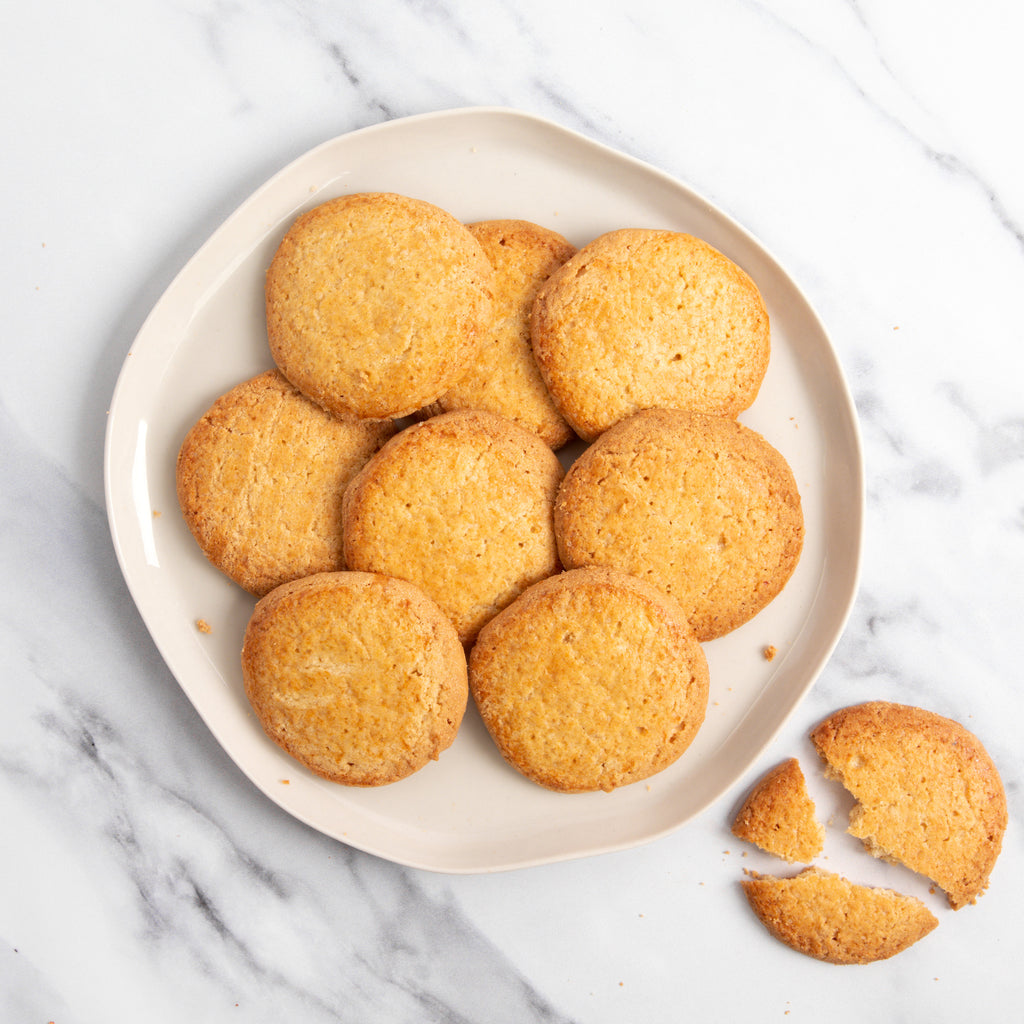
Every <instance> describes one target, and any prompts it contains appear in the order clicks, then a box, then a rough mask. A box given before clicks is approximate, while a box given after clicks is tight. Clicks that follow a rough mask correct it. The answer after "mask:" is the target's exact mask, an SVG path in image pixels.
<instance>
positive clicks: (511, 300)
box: [439, 220, 576, 449]
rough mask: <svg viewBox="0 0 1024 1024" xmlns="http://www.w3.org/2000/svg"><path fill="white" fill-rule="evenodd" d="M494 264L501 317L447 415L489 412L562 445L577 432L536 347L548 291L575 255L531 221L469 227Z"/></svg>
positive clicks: (451, 397)
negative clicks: (534, 317)
mask: <svg viewBox="0 0 1024 1024" xmlns="http://www.w3.org/2000/svg"><path fill="white" fill-rule="evenodd" d="M469 230H470V233H471V234H472V235H473V237H474V238H476V240H477V241H478V242H479V243H480V244H481V245H482V246H483V249H484V252H486V253H487V256H488V258H489V259H490V261H491V263H492V264H493V265H494V270H495V276H496V279H495V294H494V320H493V324H492V326H491V329H490V331H489V332H488V334H487V340H486V341H485V342H484V346H483V348H482V349H481V351H480V356H479V359H478V362H477V363H476V364H475V365H474V367H473V368H472V369H471V370H470V371H469V373H468V374H467V375H466V376H464V377H463V378H462V380H461V381H459V383H458V384H456V385H455V387H454V388H452V390H451V391H448V392H446V393H445V394H444V395H442V396H441V398H440V399H439V405H440V408H441V409H442V410H445V411H448V412H451V411H453V410H455V409H487V410H489V411H490V412H496V413H498V414H499V415H500V416H505V417H506V418H507V419H510V420H512V421H513V423H518V424H519V426H521V427H524V428H525V429H526V430H532V431H533V432H534V433H536V434H539V435H540V436H541V437H542V438H543V439H544V441H545V442H546V443H547V444H548V445H549V446H550V447H551V448H556V449H557V448H561V447H562V445H564V444H565V443H566V442H567V441H569V440H570V439H571V438H572V431H571V430H570V429H569V426H568V424H567V423H566V422H565V420H564V419H563V418H562V415H561V413H559V411H558V410H557V409H556V408H555V403H554V402H553V401H552V400H551V396H550V395H549V394H548V389H547V388H546V387H545V385H544V380H543V378H542V377H541V375H540V370H538V369H537V363H536V360H535V359H534V358H533V349H532V348H531V347H530V311H531V310H532V308H533V300H534V298H535V297H536V295H537V291H538V289H539V288H540V286H541V285H542V284H543V283H544V281H546V280H547V279H548V277H550V276H551V274H552V272H553V271H555V270H557V269H558V267H560V266H561V265H562V264H563V263H564V262H565V261H566V260H567V259H568V258H569V257H570V256H571V255H572V254H573V253H574V252H575V251H576V249H575V247H574V246H572V245H570V244H569V242H567V241H566V240H565V239H564V238H563V237H562V236H561V235H560V234H558V233H557V232H555V231H551V230H550V229H548V228H545V227H541V226H540V225H538V224H533V223H531V222H530V221H525V220H489V221H481V222H480V223H477V224H470V225H469Z"/></svg>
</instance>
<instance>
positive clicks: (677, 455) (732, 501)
mask: <svg viewBox="0 0 1024 1024" xmlns="http://www.w3.org/2000/svg"><path fill="white" fill-rule="evenodd" d="M555 530H556V535H557V537H558V546H559V551H560V553H561V557H562V562H563V564H564V565H565V567H566V568H567V569H568V568H576V567H579V566H583V565H608V566H613V567H615V568H618V569H623V570H625V571H626V572H631V573H633V574H635V575H637V576H641V577H643V578H644V579H646V580H648V582H650V583H653V584H654V585H655V586H658V587H660V588H661V589H663V590H664V591H665V593H667V594H670V595H671V596H672V597H674V598H675V599H676V600H677V601H678V602H679V603H680V605H682V607H683V610H684V612H685V613H686V615H687V616H688V617H689V619H690V623H691V625H692V626H693V628H694V631H695V632H696V634H697V638H698V639H699V640H702V641H705V640H712V639H714V638H715V637H719V636H722V635H723V634H725V633H728V632H729V631H730V630H733V629H735V628H736V627H737V626H740V625H742V624H743V623H744V622H746V621H747V620H748V619H750V618H752V617H753V616H754V615H756V614H757V612H759V611H760V610H761V609H762V608H764V606H765V605H767V604H768V603H769V602H770V601H771V600H773V599H774V598H775V596H776V595H777V594H778V593H779V591H781V590H782V588H783V587H784V586H785V584H786V582H787V581H788V580H789V578H790V576H791V575H792V573H793V570H794V569H795V568H796V565H797V562H798V560H799V557H800V552H801V550H802V547H803V535H804V524H803V512H802V508H801V503H800V494H799V492H798V491H797V486H796V481H795V480H794V478H793V473H792V471H791V470H790V468H789V465H788V464H787V462H786V460H785V459H784V458H783V457H782V455H781V454H780V453H779V452H778V451H776V450H775V448H773V447H772V446H771V445H770V444H769V443H768V442H767V441H766V440H765V439H764V438H763V437H762V436H761V435H760V434H758V433H757V432H756V431H753V430H751V429H750V428H748V427H744V426H742V425H741V424H739V423H737V422H736V421H735V420H731V419H728V418H727V417H724V416H705V415H701V414H699V413H692V412H679V411H675V410H667V409H649V410H646V411H644V412H640V413H636V414H635V415H633V416H631V417H629V418H628V419H626V420H624V421H623V422H621V423H619V424H617V425H616V426H614V427H612V428H611V429H610V430H608V431H606V432H605V433H604V434H602V435H601V437H600V438H599V439H598V440H597V441H595V442H594V444H592V445H591V446H590V447H589V448H588V449H587V450H586V451H585V452H584V453H583V454H582V455H581V456H580V458H579V459H577V461H576V462H575V463H574V464H573V466H572V467H571V468H570V470H569V472H568V473H567V474H566V477H565V481H564V483H563V484H562V487H561V489H560V490H559V494H558V499H557V501H556V504H555Z"/></svg>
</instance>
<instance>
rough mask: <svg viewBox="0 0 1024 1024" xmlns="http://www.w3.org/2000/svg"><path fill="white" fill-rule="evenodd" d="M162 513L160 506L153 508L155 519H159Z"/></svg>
mask: <svg viewBox="0 0 1024 1024" xmlns="http://www.w3.org/2000/svg"><path fill="white" fill-rule="evenodd" d="M162 515H163V512H161V511H160V509H158V508H155V509H153V518H154V519H159V518H160V517H161V516H162Z"/></svg>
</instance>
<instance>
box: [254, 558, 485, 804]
mask: <svg viewBox="0 0 1024 1024" xmlns="http://www.w3.org/2000/svg"><path fill="white" fill-rule="evenodd" d="M242 671H243V677H244V680H245V692H246V696H247V697H248V698H249V701H250V703H251V704H252V707H253V710H254V711H255V712H256V715H257V717H258V718H259V720H260V724H261V725H262V726H263V729H264V730H265V732H266V733H267V735H268V736H269V737H270V738H271V739H272V740H273V741H274V742H275V743H277V744H278V745H279V746H281V747H282V748H283V749H284V750H285V751H287V752H288V753H289V754H290V755H291V756H292V757H294V758H295V759H296V760H297V761H299V762H301V763H302V764H304V765H305V766H306V767H307V768H309V769H310V771H312V772H314V773H316V774H317V775H321V776H323V777H324V778H326V779H330V780H331V781H332V782H341V783H345V784H346V785H350V786H381V785H385V784H386V783H390V782H396V781H397V780H398V779H403V778H405V777H406V776H407V775H411V774H412V773H413V772H415V771H418V770H419V769H420V768H422V767H423V766H424V765H425V764H426V763H427V762H428V761H430V760H437V758H438V756H439V754H440V753H441V752H442V751H444V750H445V749H447V748H448V747H449V746H451V744H452V741H453V740H454V739H455V734H456V732H457V731H458V728H459V723H460V722H461V721H462V716H463V713H464V711H465V708H466V702H467V699H468V690H467V683H466V656H465V652H464V651H463V648H462V644H460V643H459V640H458V637H457V636H456V635H455V630H454V629H452V626H451V623H450V622H448V619H447V618H446V617H445V615H444V614H443V613H442V612H441V611H440V609H439V608H438V607H437V605H435V604H434V602H433V601H431V600H430V599H429V598H428V597H427V596H426V595H425V594H424V593H423V592H422V591H420V590H419V589H418V588H416V587H414V586H412V584H410V583H406V582H404V581H402V580H395V579H389V578H387V577H384V576H373V575H370V574H367V573H354V572H336V573H320V574H319V575H316V576H308V577H306V578H305V579H302V580H295V581H294V582H292V583H286V584H284V585H282V586H280V587H278V588H277V589H276V590H273V591H271V592H270V593H269V594H268V595H267V596H266V597H264V598H262V599H261V600H260V601H259V602H258V603H257V605H256V609H255V611H254V612H253V615H252V618H251V619H250V621H249V625H248V627H247V628H246V631H245V642H244V645H243V647H242Z"/></svg>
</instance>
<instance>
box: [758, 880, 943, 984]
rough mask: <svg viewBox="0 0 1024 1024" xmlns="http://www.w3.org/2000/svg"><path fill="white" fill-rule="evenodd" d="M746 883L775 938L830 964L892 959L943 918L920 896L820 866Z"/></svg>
mask: <svg viewBox="0 0 1024 1024" xmlns="http://www.w3.org/2000/svg"><path fill="white" fill-rule="evenodd" d="M740 884H741V885H742V886H743V891H744V892H745V893H746V896H747V900H748V901H749V903H750V906H751V908H752V909H753V911H754V913H755V914H756V915H757V916H758V918H759V919H760V921H761V923H762V924H763V925H764V926H765V927H766V928H767V929H768V931H769V932H771V934H772V935H774V936H775V938H777V939H779V940H780V941H781V942H784V943H785V944H786V945H787V946H789V947H790V948H791V949H795V950H796V951H797V952H798V953H804V954H806V955H807V956H811V957H814V958H815V959H816V960H824V961H825V962H826V963H830V964H870V963H874V962H875V961H876V960H886V959H888V958H889V957H892V956H895V955H896V954H897V953H902V952H903V950H905V949H906V948H907V947H908V946H912V945H913V944H914V943H915V942H917V941H918V939H923V938H924V937H925V936H926V935H927V934H928V933H929V932H930V931H931V930H932V929H933V928H935V927H936V925H938V923H939V922H938V919H937V918H936V917H935V915H934V914H933V913H932V912H931V911H930V910H929V909H928V908H927V907H926V906H925V905H924V904H923V903H922V902H921V901H920V900H919V899H917V898H916V897H914V896H904V895H903V894H902V893H898V892H894V891H893V890H892V889H876V888H871V887H869V886H865V885H854V884H853V883H852V882H849V881H847V880H846V879H845V878H842V877H841V876H839V875H836V874H833V873H831V872H829V871H822V870H820V869H819V868H807V869H805V870H804V871H802V872H801V873H800V874H799V875H796V876H795V877H794V878H772V877H771V876H767V875H758V876H754V877H751V878H748V879H745V880H744V881H743V882H741V883H740Z"/></svg>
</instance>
